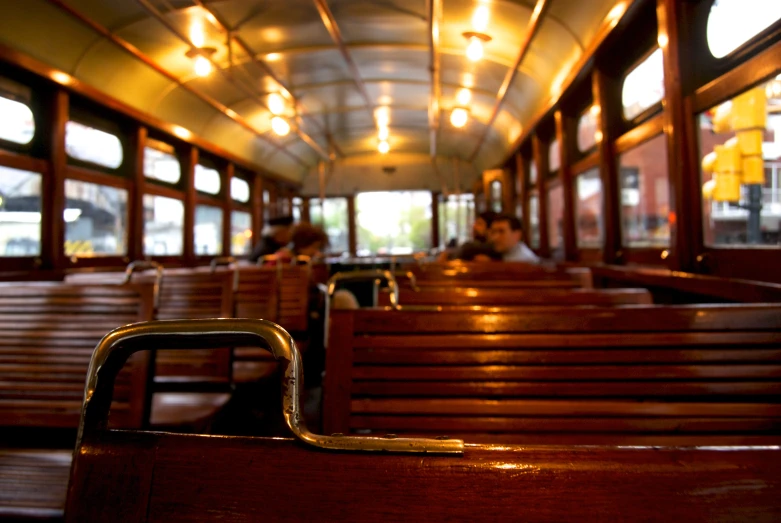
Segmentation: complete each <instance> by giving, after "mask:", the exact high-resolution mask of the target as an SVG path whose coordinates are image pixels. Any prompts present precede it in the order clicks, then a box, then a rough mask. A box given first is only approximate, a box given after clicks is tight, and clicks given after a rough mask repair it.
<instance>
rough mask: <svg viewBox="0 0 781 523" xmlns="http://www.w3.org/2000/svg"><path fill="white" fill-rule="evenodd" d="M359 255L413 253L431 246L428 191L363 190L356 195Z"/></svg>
mask: <svg viewBox="0 0 781 523" xmlns="http://www.w3.org/2000/svg"><path fill="white" fill-rule="evenodd" d="M355 203H356V208H357V214H358V216H357V227H358V255H359V256H367V255H370V254H412V253H413V252H416V251H422V250H427V249H429V248H430V247H431V193H430V192H429V191H410V192H365V193H359V194H358V196H356V198H355Z"/></svg>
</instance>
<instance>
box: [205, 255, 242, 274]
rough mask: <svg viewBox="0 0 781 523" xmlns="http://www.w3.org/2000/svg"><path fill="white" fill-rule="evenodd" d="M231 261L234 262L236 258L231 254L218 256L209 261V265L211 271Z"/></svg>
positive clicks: (229, 263)
mask: <svg viewBox="0 0 781 523" xmlns="http://www.w3.org/2000/svg"><path fill="white" fill-rule="evenodd" d="M233 263H236V258H234V257H233V256H218V257H217V258H214V259H213V260H212V262H211V264H209V265H210V267H211V270H212V272H214V271H216V270H217V267H219V266H224V265H231V264H233Z"/></svg>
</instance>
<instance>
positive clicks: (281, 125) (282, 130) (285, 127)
mask: <svg viewBox="0 0 781 523" xmlns="http://www.w3.org/2000/svg"><path fill="white" fill-rule="evenodd" d="M271 128H272V129H273V130H274V132H275V133H277V135H278V136H287V134H288V133H289V132H290V124H289V123H287V120H285V119H284V118H282V117H281V116H275V117H274V118H272V119H271Z"/></svg>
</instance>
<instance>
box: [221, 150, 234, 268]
mask: <svg viewBox="0 0 781 523" xmlns="http://www.w3.org/2000/svg"><path fill="white" fill-rule="evenodd" d="M235 169H236V168H235V166H234V165H233V162H229V163H228V165H227V166H226V167H225V176H224V177H223V178H224V182H223V183H225V186H224V187H225V188H224V189H223V199H222V255H223V256H230V255H231V254H233V253H232V252H231V247H232V245H233V238H231V233H232V229H231V215H232V214H233V213H232V212H231V211H232V208H231V207H232V202H233V199H232V198H231V183H232V180H233V175H234V174H235V173H236V170H235Z"/></svg>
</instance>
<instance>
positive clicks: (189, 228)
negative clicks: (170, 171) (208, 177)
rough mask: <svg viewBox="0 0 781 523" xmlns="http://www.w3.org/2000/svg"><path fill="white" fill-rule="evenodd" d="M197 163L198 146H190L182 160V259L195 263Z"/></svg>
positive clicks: (190, 263) (188, 262)
mask: <svg viewBox="0 0 781 523" xmlns="http://www.w3.org/2000/svg"><path fill="white" fill-rule="evenodd" d="M196 165H198V148H197V147H190V148H189V149H188V151H187V155H186V156H185V158H184V161H183V162H182V174H183V175H184V178H185V180H184V182H185V191H184V261H185V264H187V265H194V264H195V205H196V202H197V199H198V196H197V194H196V192H195V166H196Z"/></svg>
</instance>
